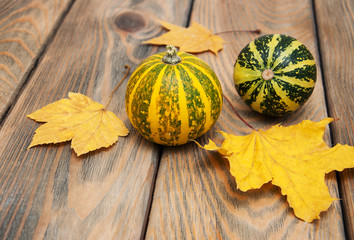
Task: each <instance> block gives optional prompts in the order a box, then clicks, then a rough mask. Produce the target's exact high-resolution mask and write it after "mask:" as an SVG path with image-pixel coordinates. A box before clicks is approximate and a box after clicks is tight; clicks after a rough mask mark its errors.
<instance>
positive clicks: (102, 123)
mask: <svg viewBox="0 0 354 240" xmlns="http://www.w3.org/2000/svg"><path fill="white" fill-rule="evenodd" d="M27 117H29V118H31V119H33V120H35V121H38V122H46V123H45V124H43V125H41V126H40V127H39V128H38V129H37V130H36V133H35V135H34V136H33V140H32V142H31V144H30V146H29V147H28V148H30V147H33V146H36V145H40V144H47V143H59V142H65V141H69V140H72V142H71V147H72V148H73V149H74V151H75V152H76V154H77V155H78V156H80V155H82V154H85V153H87V152H90V151H93V150H96V149H99V148H102V147H109V146H111V145H112V144H114V143H115V142H117V141H118V136H126V135H128V133H129V131H128V129H127V128H126V127H125V125H124V123H123V121H122V120H120V119H119V118H118V117H117V116H116V115H115V114H114V113H112V112H110V111H107V110H106V109H105V108H104V106H103V105H102V104H100V103H97V102H95V101H93V100H92V99H90V98H89V97H87V96H85V95H83V94H80V93H72V92H70V93H69V99H67V98H64V99H61V100H59V101H57V102H54V103H51V104H49V105H47V106H45V107H43V108H41V109H39V110H37V111H35V112H34V113H31V114H29V115H27Z"/></svg>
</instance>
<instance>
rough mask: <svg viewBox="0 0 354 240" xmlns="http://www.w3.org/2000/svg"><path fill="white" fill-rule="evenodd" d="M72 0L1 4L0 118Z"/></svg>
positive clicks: (8, 2)
mask: <svg viewBox="0 0 354 240" xmlns="http://www.w3.org/2000/svg"><path fill="white" fill-rule="evenodd" d="M71 2H72V1H71V0H59V1H58V0H55V1H36V0H30V1H23V0H5V1H1V3H0V119H1V118H2V117H3V115H4V113H5V112H6V110H7V109H8V108H9V106H10V105H11V102H12V101H13V100H14V98H15V97H16V95H17V93H18V91H19V89H20V88H21V86H22V84H23V82H24V81H25V79H26V78H27V76H28V73H29V72H30V71H31V69H32V67H33V64H34V63H35V61H36V60H37V59H38V57H39V55H40V53H41V51H42V50H43V47H44V45H45V43H46V42H47V39H48V37H49V36H50V35H51V34H52V33H53V29H54V27H55V25H56V24H57V21H58V19H60V18H61V16H62V15H63V14H64V13H65V11H66V10H67V8H68V7H69V5H70V3H71Z"/></svg>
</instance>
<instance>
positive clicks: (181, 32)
mask: <svg viewBox="0 0 354 240" xmlns="http://www.w3.org/2000/svg"><path fill="white" fill-rule="evenodd" d="M159 22H160V23H161V25H162V26H163V27H164V28H166V29H167V30H169V32H167V33H165V34H162V35H161V36H159V37H156V38H153V39H150V40H148V41H145V42H143V44H155V45H174V46H176V47H179V51H181V52H189V53H199V52H205V51H208V50H210V51H212V52H213V53H215V54H217V53H218V51H220V50H221V49H222V48H223V44H224V43H225V41H224V40H223V39H222V38H221V37H219V36H216V35H213V34H212V32H211V31H210V30H209V29H207V28H205V27H203V26H202V25H200V24H198V23H196V22H192V24H191V26H190V27H188V28H184V27H180V26H177V25H174V24H172V23H169V22H165V21H159Z"/></svg>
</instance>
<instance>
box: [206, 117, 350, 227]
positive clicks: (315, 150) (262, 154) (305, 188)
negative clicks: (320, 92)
mask: <svg viewBox="0 0 354 240" xmlns="http://www.w3.org/2000/svg"><path fill="white" fill-rule="evenodd" d="M332 120H333V119H331V118H325V119H323V120H321V121H320V122H312V121H310V120H305V121H303V122H301V123H299V124H297V125H293V126H289V127H283V126H281V125H275V126H273V127H271V128H270V129H268V130H266V131H262V130H255V131H253V132H252V133H251V134H249V135H247V136H234V135H232V134H228V133H225V132H221V133H222V135H223V136H224V138H225V140H224V141H223V143H222V146H221V147H218V146H217V145H216V144H215V143H214V142H213V141H211V140H210V142H209V144H207V145H205V146H204V148H205V149H207V150H217V151H218V152H219V153H220V154H222V155H224V156H225V157H226V158H227V159H228V160H229V162H230V171H231V174H232V175H233V176H234V177H235V179H236V183H237V187H238V188H239V189H240V190H242V191H247V190H249V189H255V188H260V187H261V186H262V185H263V184H265V183H267V182H269V181H272V183H273V184H274V185H276V186H279V187H280V188H281V193H282V194H283V195H287V199H288V202H289V205H290V206H291V207H292V208H293V209H294V213H295V215H296V216H297V217H298V218H300V219H303V220H305V221H307V222H311V221H313V220H314V219H318V218H319V214H320V213H321V212H322V211H326V210H327V209H328V208H329V206H330V205H331V203H332V201H333V200H335V199H334V198H332V197H331V196H330V194H329V191H328V188H327V186H326V184H325V181H324V177H325V174H326V173H328V172H331V171H333V170H337V171H342V170H343V169H344V168H352V167H354V147H352V146H348V145H340V144H337V145H336V146H334V147H333V148H329V147H328V146H327V145H326V143H325V142H324V141H323V133H324V130H325V127H326V125H327V124H328V123H330V122H331V121H332Z"/></svg>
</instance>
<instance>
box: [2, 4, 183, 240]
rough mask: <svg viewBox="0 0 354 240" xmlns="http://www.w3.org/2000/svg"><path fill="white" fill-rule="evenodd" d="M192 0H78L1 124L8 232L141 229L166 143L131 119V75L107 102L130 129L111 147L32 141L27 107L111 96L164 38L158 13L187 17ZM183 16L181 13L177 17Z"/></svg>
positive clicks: (100, 233) (132, 235)
mask: <svg viewBox="0 0 354 240" xmlns="http://www.w3.org/2000/svg"><path fill="white" fill-rule="evenodd" d="M189 8H190V1H189V0H185V1H180V0H178V1H168V2H166V1H163V0H147V1H123V0H120V1H117V0H107V1H101V0H90V1H87V0H77V1H75V3H74V4H73V6H72V8H71V9H70V11H69V13H68V15H67V16H66V18H65V21H64V22H63V23H62V25H61V26H60V28H59V29H58V32H57V34H56V35H55V38H54V39H53V41H52V42H51V43H50V45H49V46H48V49H47V51H46V53H45V54H44V56H43V57H42V58H41V59H40V62H39V64H38V66H37V68H36V70H35V71H34V72H33V74H32V75H31V78H30V79H29V81H28V84H26V87H25V88H24V89H23V91H22V92H21V95H20V96H19V98H18V100H17V102H16V105H14V106H13V109H12V111H11V112H10V114H9V115H8V116H7V118H6V119H5V121H4V123H3V126H2V128H1V131H0V192H1V195H0V239H17V238H25V239H30V238H32V237H33V238H34V239H43V238H45V239H137V238H139V237H140V236H141V234H142V229H143V227H144V221H145V215H146V211H147V209H149V197H150V194H151V186H152V183H153V180H154V173H155V170H156V168H157V164H158V160H159V155H158V154H159V147H158V146H157V145H154V144H152V143H149V142H147V141H145V140H142V138H141V137H140V135H138V133H137V131H135V130H134V129H133V128H132V126H131V125H130V123H129V120H128V118H127V116H126V113H125V107H124V98H125V88H126V84H127V81H125V82H124V84H123V85H122V86H121V87H120V88H119V89H118V91H117V92H116V93H115V94H114V96H113V98H112V101H111V102H110V104H109V105H108V110H110V111H113V112H114V113H116V114H117V115H118V117H119V118H121V119H122V120H123V121H124V122H125V124H126V125H127V126H128V128H129V129H130V135H129V136H128V137H121V138H120V139H119V142H118V143H117V144H115V145H113V146H112V147H110V148H108V149H104V150H99V151H95V152H92V153H89V154H86V155H84V156H82V157H77V156H76V154H75V153H74V152H73V151H72V150H71V149H70V143H63V144H56V145H48V146H39V147H34V148H31V149H29V150H26V148H27V146H28V145H29V143H30V141H31V138H32V136H33V134H34V131H35V129H36V128H37V127H38V126H39V124H38V123H36V122H34V121H32V120H30V119H28V118H26V117H25V116H26V115H27V114H29V113H31V112H34V111H35V110H37V109H39V108H41V107H43V106H45V105H47V104H49V103H51V102H54V101H57V100H59V99H61V98H64V97H67V95H68V92H80V93H83V94H85V95H87V96H89V97H91V98H92V99H93V100H95V101H97V102H101V103H105V102H106V101H107V99H108V97H109V94H110V92H111V91H112V89H113V88H114V86H115V85H116V84H117V83H118V81H119V80H120V79H121V78H122V76H123V75H124V74H125V69H124V65H126V64H128V65H130V66H131V67H132V68H133V69H134V68H135V67H136V66H137V64H138V63H140V62H141V61H142V59H144V58H146V57H147V56H149V55H152V54H154V53H156V51H158V50H159V48H157V47H147V46H144V47H141V45H140V42H141V41H144V40H146V39H150V38H152V37H154V36H156V35H157V34H158V33H159V32H160V31H161V27H160V26H159V25H156V19H157V18H164V19H165V20H168V21H175V22H177V23H179V24H185V23H186V21H187V16H188V14H187V13H188V11H189ZM176 19H177V20H176Z"/></svg>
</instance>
